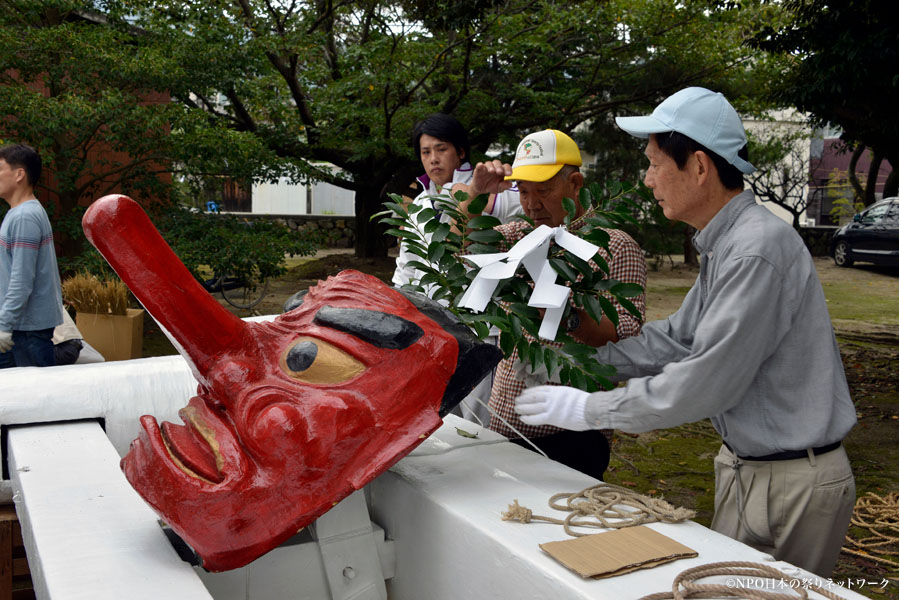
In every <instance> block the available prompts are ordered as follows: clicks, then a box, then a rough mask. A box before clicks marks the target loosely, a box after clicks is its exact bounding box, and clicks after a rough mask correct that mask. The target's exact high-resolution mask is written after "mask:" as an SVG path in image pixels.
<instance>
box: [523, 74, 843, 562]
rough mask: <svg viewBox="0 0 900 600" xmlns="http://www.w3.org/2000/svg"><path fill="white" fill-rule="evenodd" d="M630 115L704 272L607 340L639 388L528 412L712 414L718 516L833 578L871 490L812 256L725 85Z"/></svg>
mask: <svg viewBox="0 0 900 600" xmlns="http://www.w3.org/2000/svg"><path fill="white" fill-rule="evenodd" d="M616 123H617V124H618V125H619V127H621V128H622V129H624V130H625V131H627V132H628V133H630V134H631V135H634V136H636V137H640V138H646V139H647V140H648V141H647V147H646V150H645V154H646V155H647V158H648V160H649V161H650V166H649V168H648V169H647V175H646V177H645V180H644V181H645V183H646V184H647V186H648V187H649V188H651V189H652V190H653V195H654V197H655V198H656V200H657V201H658V202H659V204H660V206H661V207H662V209H663V212H664V213H665V215H666V216H667V217H668V218H670V219H675V220H679V221H683V222H685V223H688V224H690V225H692V226H693V227H695V228H696V229H697V230H698V232H697V234H696V236H695V237H694V245H695V246H696V248H697V250H698V252H699V254H700V275H699V277H698V278H697V282H696V283H695V284H694V286H693V287H692V288H691V290H690V291H689V292H688V294H687V296H686V297H685V299H684V303H683V304H682V306H681V308H680V309H679V310H678V311H677V312H676V313H675V314H673V315H672V316H670V317H669V318H667V319H663V320H661V321H655V322H652V323H648V324H646V325H645V326H644V328H643V331H642V333H641V334H640V335H638V336H636V337H632V338H628V339H625V340H622V341H619V342H617V343H615V344H607V345H606V346H604V347H602V348H599V349H598V350H597V359H598V360H599V361H600V362H601V363H608V364H611V365H613V366H615V367H616V369H617V370H618V377H619V379H621V380H627V383H626V385H625V386H623V387H619V388H616V389H614V390H611V391H608V392H598V393H594V394H588V393H586V392H584V391H581V390H577V389H573V388H569V387H563V386H540V387H535V388H531V389H529V390H526V391H525V392H524V393H523V394H522V395H521V396H519V398H518V399H517V400H516V412H518V413H519V414H520V415H521V419H522V421H524V422H526V423H529V424H532V425H544V424H550V425H556V426H559V427H565V428H568V429H574V430H586V429H605V428H608V429H620V430H622V431H625V432H629V433H639V432H644V431H650V430H653V429H661V428H666V427H674V426H676V425H680V424H682V423H687V422H691V421H697V420H700V419H703V418H710V419H711V420H712V423H713V425H714V427H715V428H716V431H718V432H719V434H720V435H721V436H722V440H723V445H722V447H721V450H720V452H719V455H718V456H717V457H716V459H715V471H716V500H715V504H716V513H715V516H714V518H713V523H712V528H713V529H715V530H716V531H719V532H720V533H723V534H726V535H729V536H731V537H733V538H735V539H737V540H740V541H742V542H744V543H746V544H748V545H750V546H753V547H754V548H757V549H759V550H762V551H764V552H768V553H770V554H772V555H773V556H775V558H778V559H781V560H786V561H789V562H792V563H794V564H796V565H798V566H801V567H803V568H806V569H808V570H810V571H813V572H815V573H817V574H819V575H822V576H826V577H827V576H828V575H830V574H831V571H832V570H833V568H834V565H835V563H836V562H837V558H838V554H839V552H840V548H841V545H842V543H843V540H844V535H845V533H846V531H847V526H848V524H849V520H850V515H851V513H852V510H853V505H854V502H855V500H856V489H855V484H854V481H853V474H852V472H851V470H850V464H849V461H848V460H847V455H846V453H845V452H844V449H843V447H842V446H841V440H843V438H844V436H845V435H846V434H847V432H848V431H850V429H851V428H852V427H853V425H854V424H855V423H856V411H855V409H854V407H853V403H852V401H851V399H850V393H849V390H848V388H847V381H846V379H845V377H844V369H843V365H842V363H841V357H840V354H839V352H838V347H837V342H836V340H835V337H834V331H833V329H832V327H831V320H830V318H829V316H828V309H827V307H826V304H825V296H824V294H823V292H822V286H821V284H820V283H819V280H818V277H817V275H816V271H815V268H814V267H813V262H812V258H811V257H810V254H809V252H808V251H807V249H806V247H805V245H804V244H803V241H802V240H801V239H800V236H799V235H798V234H797V233H796V232H795V231H794V230H793V228H792V227H791V226H790V225H789V224H787V223H785V222H784V221H782V220H781V219H779V218H778V217H776V216H775V215H773V214H772V213H771V212H769V210H768V209H767V208H765V207H763V206H761V205H759V204H757V203H756V201H755V199H754V197H753V194H752V192H750V191H749V190H744V189H743V188H744V182H743V175H744V174H746V173H752V172H753V171H754V167H753V165H751V164H750V163H749V162H748V161H747V158H748V157H747V148H746V143H747V140H746V136H745V134H744V128H743V125H742V124H741V120H740V117H739V116H738V114H737V113H736V112H735V110H734V108H732V106H731V105H730V104H729V103H728V101H727V100H726V99H725V97H724V96H723V95H722V94H718V93H714V92H711V91H709V90H706V89H703V88H697V87H692V88H687V89H684V90H681V91H680V92H678V93H676V94H674V95H672V96H670V97H669V98H667V99H666V100H665V101H663V102H662V104H660V105H659V106H658V107H657V108H656V110H654V111H653V114H651V115H649V116H642V117H619V118H617V119H616Z"/></svg>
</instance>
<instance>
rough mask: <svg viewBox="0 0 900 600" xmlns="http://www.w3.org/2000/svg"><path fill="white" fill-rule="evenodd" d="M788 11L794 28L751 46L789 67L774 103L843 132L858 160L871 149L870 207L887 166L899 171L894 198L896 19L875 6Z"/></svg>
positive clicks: (864, 1)
mask: <svg viewBox="0 0 900 600" xmlns="http://www.w3.org/2000/svg"><path fill="white" fill-rule="evenodd" d="M784 6H785V8H786V10H787V11H788V15H789V16H790V18H789V20H788V22H786V23H785V24H783V25H781V26H777V25H775V26H770V27H767V28H765V29H764V30H763V31H762V32H760V33H759V34H758V35H756V36H755V37H754V39H753V40H752V41H751V43H752V45H753V46H755V47H758V48H761V49H764V50H767V51H769V52H771V53H772V54H773V55H774V56H779V57H784V58H786V59H787V60H784V61H783V62H782V63H781V64H782V65H783V69H782V70H781V72H780V73H779V74H778V77H777V78H775V79H774V80H773V83H774V86H773V89H772V97H773V99H774V100H776V101H777V102H779V103H781V104H784V105H789V106H795V107H797V108H798V109H799V110H801V111H804V112H807V113H809V114H810V115H811V117H812V121H813V122H814V123H815V124H816V125H820V126H822V125H826V124H832V125H836V126H838V127H840V128H841V129H842V130H843V134H842V139H844V140H845V141H846V142H847V143H848V144H849V145H850V146H852V147H854V148H856V150H857V151H858V152H860V153H861V152H862V150H863V149H864V148H866V147H868V148H871V149H872V151H873V153H874V156H873V161H872V162H873V164H874V168H873V169H870V171H869V178H868V182H867V185H866V189H865V194H866V204H871V203H872V202H874V201H875V186H874V181H875V176H876V175H877V172H878V166H879V165H880V164H881V163H882V161H883V160H885V159H886V160H887V161H888V162H889V163H890V164H891V166H892V168H893V169H894V171H893V173H892V174H891V176H890V179H889V182H888V183H887V184H886V185H885V188H886V189H885V192H886V193H888V194H890V193H894V194H895V193H896V190H897V175H896V172H897V171H896V169H897V166H898V165H897V158H898V150H897V137H898V113H897V73H898V58H897V36H898V25H897V19H896V18H894V17H893V16H891V15H887V14H886V13H885V9H886V5H885V4H884V3H883V2H877V1H876V0H787V1H786V2H785V3H784ZM854 163H855V160H854ZM854 171H855V169H852V168H851V177H854V176H855V174H853V172H854ZM891 190H893V192H891Z"/></svg>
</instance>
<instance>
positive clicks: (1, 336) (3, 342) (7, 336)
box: [0, 331, 15, 352]
mask: <svg viewBox="0 0 900 600" xmlns="http://www.w3.org/2000/svg"><path fill="white" fill-rule="evenodd" d="M14 345H15V344H13V341H12V331H0V352H9V351H10V350H12V347H13V346H14Z"/></svg>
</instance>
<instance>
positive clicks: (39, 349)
mask: <svg viewBox="0 0 900 600" xmlns="http://www.w3.org/2000/svg"><path fill="white" fill-rule="evenodd" d="M12 339H13V344H14V346H13V347H12V350H10V351H9V352H3V353H0V369H8V368H10V367H52V366H54V365H56V358H54V356H53V327H50V328H49V329H38V330H36V331H15V330H14V331H13V332H12Z"/></svg>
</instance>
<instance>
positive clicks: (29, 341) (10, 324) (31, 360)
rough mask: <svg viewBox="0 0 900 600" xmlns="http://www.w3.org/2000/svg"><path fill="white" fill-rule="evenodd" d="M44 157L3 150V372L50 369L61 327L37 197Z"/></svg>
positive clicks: (47, 234)
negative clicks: (55, 331)
mask: <svg viewBox="0 0 900 600" xmlns="http://www.w3.org/2000/svg"><path fill="white" fill-rule="evenodd" d="M40 176H41V157H40V155H39V154H38V153H37V152H36V151H35V150H34V149H33V148H31V147H29V146H26V145H24V144H12V145H9V146H4V147H3V148H0V198H3V200H5V201H6V203H7V204H8V205H9V211H8V212H7V213H6V216H5V217H4V219H3V223H2V225H0V368H9V367H17V366H18V367H28V366H36V367H51V366H53V365H54V364H56V362H55V359H54V357H53V342H52V338H53V329H54V328H55V327H56V326H57V325H59V324H60V323H62V321H63V318H62V293H61V291H60V283H59V269H58V267H57V265H56V251H55V250H54V248H53V230H52V228H51V227H50V220H49V219H48V218H47V212H46V211H45V210H44V207H43V206H42V205H41V203H40V202H39V201H38V200H37V198H35V195H34V186H35V185H36V184H37V181H38V179H39V178H40Z"/></svg>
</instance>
